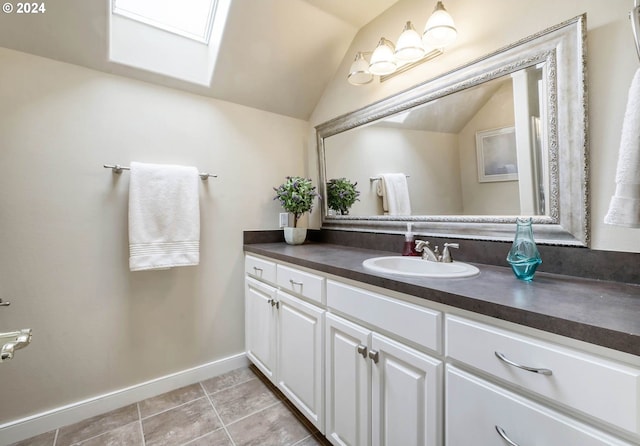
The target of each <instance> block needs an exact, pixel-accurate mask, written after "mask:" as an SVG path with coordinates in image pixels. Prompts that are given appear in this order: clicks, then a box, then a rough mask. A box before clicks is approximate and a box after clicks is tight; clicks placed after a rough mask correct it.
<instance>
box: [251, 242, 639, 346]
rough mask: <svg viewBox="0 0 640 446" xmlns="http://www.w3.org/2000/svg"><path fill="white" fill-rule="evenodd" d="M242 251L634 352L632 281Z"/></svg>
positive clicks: (294, 249)
mask: <svg viewBox="0 0 640 446" xmlns="http://www.w3.org/2000/svg"><path fill="white" fill-rule="evenodd" d="M244 250H245V252H249V253H254V254H259V255H263V256H266V257H270V258H273V259H275V260H281V261H284V262H289V263H293V264H296V265H299V266H303V267H307V268H311V269H314V270H317V271H322V272H325V273H328V274H333V275H336V276H339V277H344V278H347V279H352V280H356V281H359V282H364V283H367V284H370V285H374V286H378V287H381V288H385V289H389V290H393V291H397V292H400V293H404V294H409V295H411V296H416V297H419V298H422V299H427V300H430V301H433V302H439V303H442V304H446V305H450V306H452V307H456V308H461V309H464V310H468V311H472V312H475V313H478V314H483V315H487V316H491V317H495V318H498V319H503V320H506V321H510V322H514V323H517V324H521V325H524V326H528V327H532V328H536V329H540V330H544V331H547V332H550V333H555V334H559V335H562V336H566V337H569V338H573V339H578V340H581V341H585V342H589V343H592V344H596V345H600V346H603V347H608V348H611V349H615V350H618V351H622V352H626V353H631V354H633V355H637V356H640V286H638V285H632V284H625V283H619V282H607V281H600V280H590V279H584V278H578V277H573V276H562V275H557V274H550V273H541V272H538V273H537V274H536V276H535V279H534V280H533V281H532V282H528V283H527V282H523V281H520V280H517V279H516V278H515V276H514V275H513V273H512V272H511V270H510V269H508V268H504V267H500V266H492V265H482V264H477V263H474V265H475V266H477V267H478V268H479V269H480V275H479V276H476V277H471V278H464V279H426V278H410V277H402V276H396V275H386V274H377V273H373V272H371V271H369V270H366V269H365V268H364V267H363V266H362V262H363V260H365V259H368V258H371V257H378V256H385V255H397V253H392V252H388V251H378V250H371V249H361V248H353V247H346V246H341V245H332V244H327V243H305V244H304V245H298V246H290V245H287V244H285V243H256V244H245V245H244Z"/></svg>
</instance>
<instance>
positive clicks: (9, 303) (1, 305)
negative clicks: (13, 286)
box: [0, 299, 11, 307]
mask: <svg viewBox="0 0 640 446" xmlns="http://www.w3.org/2000/svg"><path fill="white" fill-rule="evenodd" d="M9 305H11V302H4V301H3V300H2V299H0V307H8V306H9Z"/></svg>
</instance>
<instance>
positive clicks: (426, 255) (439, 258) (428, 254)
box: [416, 240, 460, 263]
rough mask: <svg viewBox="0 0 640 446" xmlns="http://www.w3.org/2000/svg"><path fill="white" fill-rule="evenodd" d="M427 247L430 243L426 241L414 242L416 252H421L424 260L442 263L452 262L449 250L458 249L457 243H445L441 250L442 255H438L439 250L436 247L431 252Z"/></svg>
mask: <svg viewBox="0 0 640 446" xmlns="http://www.w3.org/2000/svg"><path fill="white" fill-rule="evenodd" d="M429 246H430V243H429V242H428V241H427V240H416V252H421V253H422V258H423V259H424V260H428V261H430V262H442V263H451V262H453V256H452V255H451V250H450V248H459V247H460V245H459V244H458V243H445V244H444V248H443V249H442V255H440V253H439V252H438V249H439V248H438V247H437V246H436V247H435V248H434V249H433V250H432V249H431V248H430V247H429Z"/></svg>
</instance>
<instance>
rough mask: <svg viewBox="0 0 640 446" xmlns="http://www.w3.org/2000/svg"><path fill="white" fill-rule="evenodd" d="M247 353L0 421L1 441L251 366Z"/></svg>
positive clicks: (104, 411)
mask: <svg viewBox="0 0 640 446" xmlns="http://www.w3.org/2000/svg"><path fill="white" fill-rule="evenodd" d="M248 365H249V361H248V360H247V356H246V354H245V353H238V354H235V355H232V356H228V357H226V358H223V359H219V360H217V361H213V362H209V363H207V364H202V365H199V366H196V367H193V368H190V369H186V370H182V371H180V372H176V373H171V374H169V375H165V376H161V377H159V378H155V379H152V380H150V381H146V382H143V383H139V384H135V385H133V386H130V387H126V388H123V389H119V390H115V391H113V392H109V393H105V394H103V395H97V396H94V397H91V398H88V399H86V400H82V401H77V402H75V403H72V404H68V405H66V406H61V407H57V408H55V409H51V410H48V411H46V412H41V413H37V414H35V415H30V416H28V417H25V418H22V419H19V420H15V421H10V422H8V423H5V424H2V425H0V444H11V443H14V442H17V441H21V440H24V439H27V438H31V437H33V436H35V435H40V434H42V433H45V432H49V431H52V430H54V429H57V428H59V427H62V426H66V425H69V424H73V423H77V422H78V421H82V420H84V419H86V418H90V417H93V416H95V415H100V414H103V413H106V412H109V411H111V410H115V409H118V408H120V407H123V406H126V405H128V404H133V403H136V402H138V401H141V400H144V399H147V398H151V397H153V396H157V395H161V394H163V393H166V392H169V391H171V390H175V389H179V388H180V387H184V386H188V385H190V384H195V383H197V382H200V381H204V380H207V379H209V378H213V377H215V376H218V375H222V374H223V373H227V372H229V371H231V370H235V369H238V368H241V367H247V366H248Z"/></svg>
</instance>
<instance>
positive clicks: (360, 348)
mask: <svg viewBox="0 0 640 446" xmlns="http://www.w3.org/2000/svg"><path fill="white" fill-rule="evenodd" d="M358 353H359V354H360V355H362V357H363V358H364V359H367V346H366V345H362V344H359V345H358Z"/></svg>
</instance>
